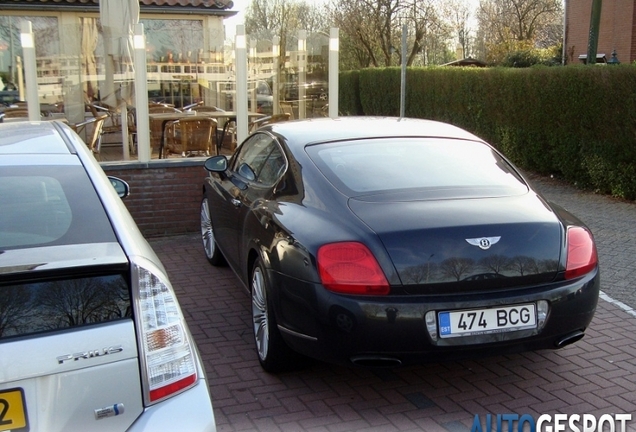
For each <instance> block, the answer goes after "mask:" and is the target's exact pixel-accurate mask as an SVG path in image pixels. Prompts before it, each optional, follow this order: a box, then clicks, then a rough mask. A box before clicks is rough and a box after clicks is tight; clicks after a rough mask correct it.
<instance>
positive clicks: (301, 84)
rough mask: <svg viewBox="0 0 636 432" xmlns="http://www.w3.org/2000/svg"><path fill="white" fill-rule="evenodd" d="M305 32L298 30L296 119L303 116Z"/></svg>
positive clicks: (305, 76)
mask: <svg viewBox="0 0 636 432" xmlns="http://www.w3.org/2000/svg"><path fill="white" fill-rule="evenodd" d="M306 64H307V30H298V118H299V119H304V118H305V117H306V115H305V111H306V109H305V82H306V81H307V72H306V71H305V65H306Z"/></svg>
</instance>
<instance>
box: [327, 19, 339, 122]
mask: <svg viewBox="0 0 636 432" xmlns="http://www.w3.org/2000/svg"><path fill="white" fill-rule="evenodd" d="M339 54H340V35H339V29H338V28H336V27H332V28H331V29H330V30H329V117H331V118H336V117H338V86H339V85H340V82H339V79H338V73H339V65H338V62H339Z"/></svg>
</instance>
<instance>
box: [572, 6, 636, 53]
mask: <svg viewBox="0 0 636 432" xmlns="http://www.w3.org/2000/svg"><path fill="white" fill-rule="evenodd" d="M591 16H592V0H565V43H564V46H565V55H566V62H567V63H569V64H575V63H579V61H580V60H579V56H580V55H587V44H588V36H589V32H590V18H591ZM613 50H616V53H617V57H618V60H619V61H620V62H621V63H631V62H633V61H635V60H636V0H603V7H602V9H601V25H600V29H599V37H598V49H597V53H598V54H605V56H606V58H607V60H609V59H610V58H611V56H612V51H613Z"/></svg>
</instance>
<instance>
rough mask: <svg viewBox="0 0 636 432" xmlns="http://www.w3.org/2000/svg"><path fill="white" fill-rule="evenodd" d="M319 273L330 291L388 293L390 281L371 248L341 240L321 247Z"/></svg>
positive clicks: (319, 251)
mask: <svg viewBox="0 0 636 432" xmlns="http://www.w3.org/2000/svg"><path fill="white" fill-rule="evenodd" d="M317 261H318V273H319V274H320V279H321V280H322V284H323V285H324V286H325V288H327V289H328V290H329V291H333V292H337V293H342V294H358V295H360V294H364V295H386V294H388V293H389V292H390V288H389V283H388V282H387V280H386V277H385V276H384V272H383V271H382V269H381V268H380V265H379V264H378V261H377V260H376V259H375V257H374V256H373V254H372V253H371V251H370V250H369V248H367V247H366V246H365V245H363V244H362V243H357V242H341V243H331V244H327V245H324V246H321V247H320V249H318V256H317Z"/></svg>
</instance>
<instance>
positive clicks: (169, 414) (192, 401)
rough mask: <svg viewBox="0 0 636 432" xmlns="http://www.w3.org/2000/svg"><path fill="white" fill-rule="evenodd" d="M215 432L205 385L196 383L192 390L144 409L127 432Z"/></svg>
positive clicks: (200, 381) (210, 402)
mask: <svg viewBox="0 0 636 432" xmlns="http://www.w3.org/2000/svg"><path fill="white" fill-rule="evenodd" d="M169 430H174V431H200V432H216V424H215V421H214V411H213V410H212V401H211V399H210V392H209V389H208V384H207V381H206V380H205V379H199V382H198V383H197V385H195V386H194V387H192V388H190V389H188V390H186V391H184V392H183V393H181V394H179V395H177V396H174V397H171V398H169V399H166V400H165V401H163V402H160V403H158V404H156V405H152V406H151V407H149V408H146V409H145V410H144V412H143V413H142V414H141V415H140V416H139V418H138V419H137V420H136V421H135V423H134V424H133V425H132V426H131V427H130V429H128V432H149V431H157V432H159V431H169Z"/></svg>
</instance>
